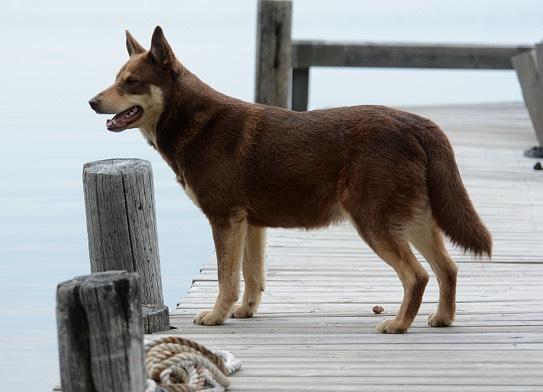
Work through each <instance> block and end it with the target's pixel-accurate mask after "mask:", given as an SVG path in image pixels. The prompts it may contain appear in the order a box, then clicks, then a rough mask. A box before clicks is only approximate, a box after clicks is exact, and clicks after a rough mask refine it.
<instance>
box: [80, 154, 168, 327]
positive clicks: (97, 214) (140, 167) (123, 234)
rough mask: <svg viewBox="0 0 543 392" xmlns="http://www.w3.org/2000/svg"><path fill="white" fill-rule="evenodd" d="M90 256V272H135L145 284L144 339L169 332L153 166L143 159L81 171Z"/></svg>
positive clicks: (99, 164)
mask: <svg viewBox="0 0 543 392" xmlns="http://www.w3.org/2000/svg"><path fill="white" fill-rule="evenodd" d="M83 186H84V192H85V207H86V215H87V233H88V239H89V256H90V263H91V271H92V272H103V271H115V270H118V271H120V270H124V271H128V272H137V273H138V274H139V277H140V281H141V284H142V287H141V293H142V302H143V303H144V304H146V305H153V306H152V307H151V308H149V307H148V308H144V311H145V314H144V315H145V317H144V318H145V320H147V319H148V317H152V318H153V321H148V320H147V321H146V323H145V325H147V326H154V327H156V328H159V329H148V328H146V329H145V332H146V333H152V332H156V331H161V330H166V329H168V328H169V324H168V308H167V307H166V306H164V299H163V295H162V281H161V275H160V259H159V253H158V238H157V230H156V218H155V201H154V194H153V174H152V170H151V164H150V163H149V162H148V161H145V160H141V159H107V160H102V161H95V162H89V163H87V164H85V165H84V167H83Z"/></svg>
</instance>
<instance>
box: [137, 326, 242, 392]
mask: <svg viewBox="0 0 543 392" xmlns="http://www.w3.org/2000/svg"><path fill="white" fill-rule="evenodd" d="M145 351H146V358H145V365H146V368H147V377H148V380H147V386H146V389H145V392H159V391H165V392H192V391H206V392H224V391H225V390H226V388H228V386H229V385H230V381H229V380H228V378H227V377H226V376H228V375H230V374H232V373H234V372H236V371H237V370H239V369H240V368H241V362H240V361H239V360H238V359H236V357H235V356H234V355H233V354H232V353H231V352H229V351H222V350H221V351H215V352H212V351H210V350H208V349H207V348H205V347H204V346H202V345H200V344H198V343H196V342H194V341H191V340H188V339H185V338H181V337H175V336H167V337H160V338H155V339H152V340H148V341H146V343H145Z"/></svg>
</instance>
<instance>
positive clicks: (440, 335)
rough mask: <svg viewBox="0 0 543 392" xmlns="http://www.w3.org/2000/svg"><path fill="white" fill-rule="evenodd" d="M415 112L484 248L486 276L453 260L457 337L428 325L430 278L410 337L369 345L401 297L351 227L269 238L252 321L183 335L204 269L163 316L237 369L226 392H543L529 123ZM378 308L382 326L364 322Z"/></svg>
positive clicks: (507, 107)
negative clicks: (451, 167) (447, 160)
mask: <svg viewBox="0 0 543 392" xmlns="http://www.w3.org/2000/svg"><path fill="white" fill-rule="evenodd" d="M412 111H415V112H417V113H420V114H422V115H425V116H427V117H430V118H432V119H434V120H435V121H436V122H438V123H439V124H440V125H441V126H442V127H443V128H444V129H445V130H446V132H447V133H448V135H449V136H450V139H451V141H452V143H453V145H454V147H455V151H456V154H457V159H458V163H459V166H460V170H461V172H462V174H463V178H464V182H465V184H466V186H467V188H468V191H469V193H470V195H471V196H472V198H473V200H474V203H475V205H476V207H477V210H478V211H479V213H480V214H481V216H482V217H483V219H484V221H485V222H486V224H487V225H488V227H489V229H490V231H491V232H492V234H493V236H494V257H493V260H492V262H480V261H476V260H473V259H472V258H471V257H469V256H467V255H464V254H463V253H462V252H460V251H458V250H454V249H453V250H452V254H453V256H454V258H455V260H456V261H457V262H458V263H459V267H460V270H459V277H458V305H457V309H458V314H457V320H456V323H455V324H454V326H453V327H450V328H430V327H429V326H427V325H426V318H427V317H428V314H429V312H431V311H433V310H434V309H435V307H436V305H437V298H438V291H437V284H436V281H435V278H434V277H433V275H432V276H431V280H430V283H429V285H428V287H427V289H426V293H425V296H424V302H423V305H422V307H421V310H420V312H419V315H418V317H417V318H416V320H415V322H414V324H413V326H412V328H411V329H410V330H409V332H408V333H407V334H405V335H383V334H379V333H377V332H376V331H375V326H376V325H377V324H378V323H379V322H380V321H382V320H383V319H385V318H391V317H393V316H394V312H395V311H396V310H397V309H398V308H399V305H400V301H401V299H402V287H401V284H400V282H399V280H398V279H397V277H396V275H395V274H394V272H393V271H392V269H391V268H390V267H388V266H387V265H386V264H385V263H384V262H382V261H381V260H379V259H378V257H377V256H376V255H375V254H374V253H373V252H371V250H369V248H368V247H367V246H366V245H365V244H364V243H363V242H362V241H361V240H360V239H359V237H358V236H357V235H356V233H355V232H354V230H353V229H352V228H351V227H350V225H348V224H344V225H339V226H335V227H332V228H329V229H326V230H320V231H312V232H304V231H292V230H290V231H287V230H270V231H269V235H268V238H269V239H268V252H267V259H266V266H267V288H266V292H265V294H264V297H263V300H262V304H261V306H260V310H259V312H258V313H257V315H256V317H254V318H252V319H247V320H237V319H230V320H228V321H227V322H226V323H225V324H224V325H222V326H218V327H203V326H196V325H193V324H192V317H193V316H194V314H195V313H196V312H197V311H198V310H200V309H205V308H210V307H211V306H212V305H213V303H214V300H215V296H216V294H217V273H216V267H215V262H214V261H213V262H210V263H207V264H205V265H204V266H203V268H202V270H201V273H200V274H199V275H198V276H197V277H196V278H195V279H194V282H193V284H192V287H191V289H190V291H189V293H188V294H187V295H186V296H185V297H184V298H183V299H182V300H181V302H180V304H179V307H178V309H177V310H175V311H173V314H172V316H171V323H172V324H173V325H174V326H175V327H177V328H178V329H177V330H172V331H171V332H173V333H179V334H182V335H183V336H185V337H188V338H190V339H194V340H197V341H198V342H200V343H202V344H204V345H207V346H208V347H209V348H212V349H225V350H230V351H232V352H233V353H234V354H235V355H236V356H237V357H238V358H240V359H241V361H242V362H243V369H242V370H241V371H240V372H238V373H237V374H235V375H233V376H232V377H231V381H232V387H231V388H230V390H231V391H259V392H264V391H394V392H398V391H436V390H438V391H462V392H470V391H478V392H479V391H542V390H543V235H542V234H543V171H535V170H533V169H532V167H533V165H534V163H535V162H536V161H535V160H531V159H528V158H525V157H523V156H522V151H523V150H525V149H526V148H528V147H530V146H532V145H534V144H536V139H535V135H534V132H533V130H532V127H531V124H530V121H529V118H528V114H527V113H526V110H525V109H524V107H523V106H521V105H520V104H499V105H466V106H443V107H427V108H414V109H412ZM424 265H425V266H426V267H428V265H427V264H426V263H425V262H424ZM428 270H429V268H428ZM377 304H378V305H381V306H383V307H384V308H385V312H384V313H383V314H381V315H375V314H373V312H372V307H373V306H374V305H377ZM171 332H170V333H171Z"/></svg>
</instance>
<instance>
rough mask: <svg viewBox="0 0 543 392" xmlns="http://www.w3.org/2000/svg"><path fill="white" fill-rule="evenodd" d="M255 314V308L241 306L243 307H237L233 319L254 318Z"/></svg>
mask: <svg viewBox="0 0 543 392" xmlns="http://www.w3.org/2000/svg"><path fill="white" fill-rule="evenodd" d="M253 314H254V309H253V308H251V307H250V306H247V305H244V304H241V305H236V307H235V308H234V311H233V312H232V317H233V318H250V317H253Z"/></svg>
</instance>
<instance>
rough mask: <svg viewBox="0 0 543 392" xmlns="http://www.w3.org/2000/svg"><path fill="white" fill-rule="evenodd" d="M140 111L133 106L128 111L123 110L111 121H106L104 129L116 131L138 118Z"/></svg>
mask: <svg viewBox="0 0 543 392" xmlns="http://www.w3.org/2000/svg"><path fill="white" fill-rule="evenodd" d="M139 112H140V110H139V108H138V107H136V106H133V107H131V108H130V109H127V110H125V111H124V112H121V113H119V114H117V115H116V116H115V117H113V118H112V119H109V120H107V121H106V127H107V129H108V130H109V131H118V130H120V129H121V128H123V127H125V126H126V125H128V124H130V122H132V120H134V118H135V117H138V114H140V113H139Z"/></svg>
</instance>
